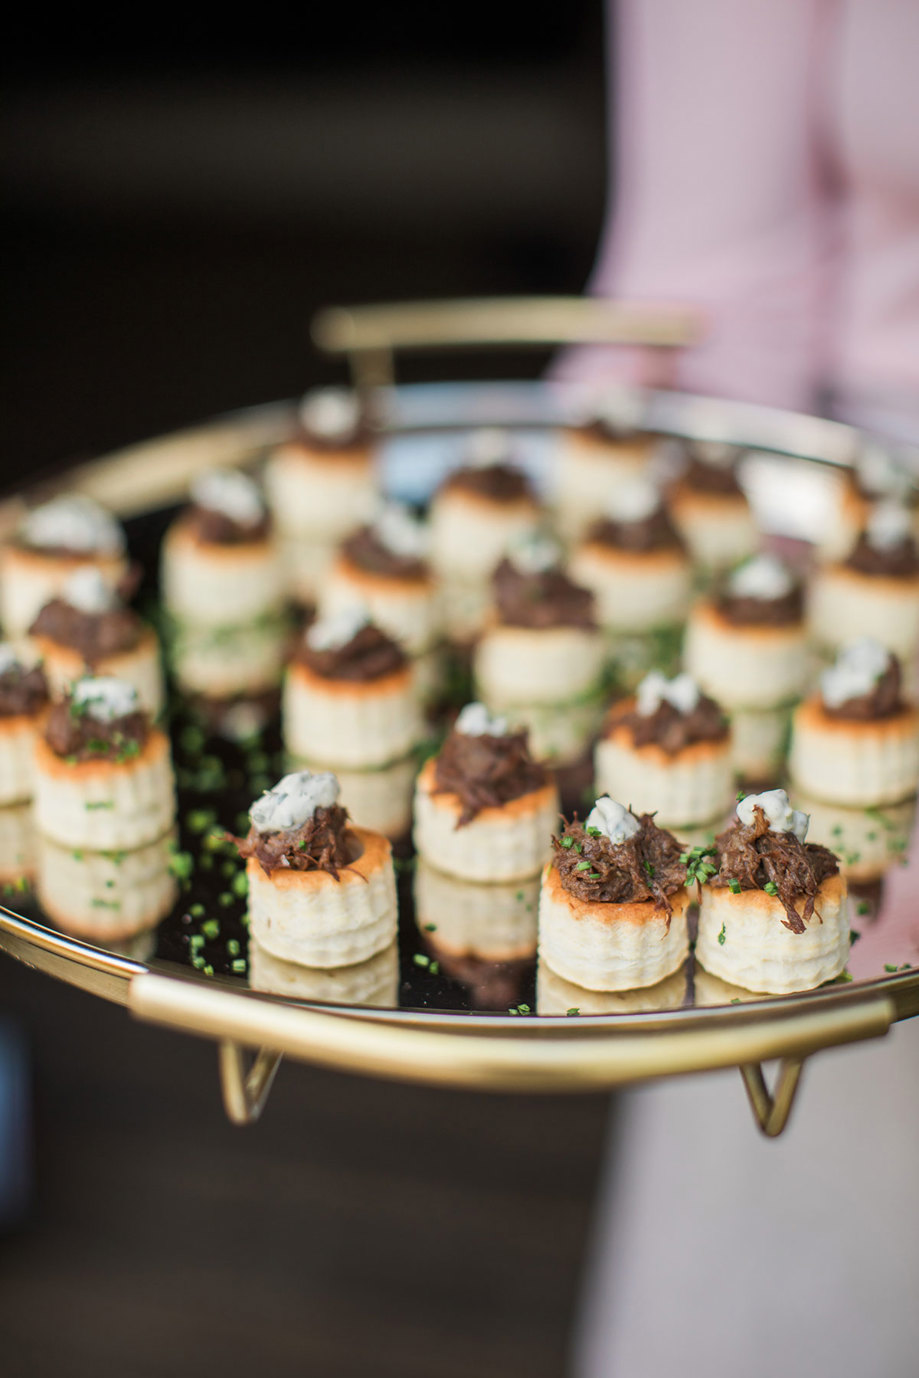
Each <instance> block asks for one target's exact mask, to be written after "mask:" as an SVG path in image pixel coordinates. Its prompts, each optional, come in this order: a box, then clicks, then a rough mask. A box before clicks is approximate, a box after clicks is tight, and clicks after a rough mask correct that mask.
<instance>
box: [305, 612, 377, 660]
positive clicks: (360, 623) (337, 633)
mask: <svg viewBox="0 0 919 1378" xmlns="http://www.w3.org/2000/svg"><path fill="white" fill-rule="evenodd" d="M369 621H370V618H369V617H368V616H367V609H366V608H363V607H360V606H359V605H355V606H354V607H353V608H342V610H341V612H335V613H331V614H330V615H329V616H328V617H322V618H320V619H319V621H318V622H314V623H313V625H312V626H311V627H308V628H307V631H306V644H307V646H309V648H310V650H312V651H337V650H338V648H339V646H347V644H348V642H349V641H351V640H352V639H353V638H354V637H355V636H357V634H358V632H359V631H360V630H361V628H362V627H366V626H367V624H368V622H369Z"/></svg>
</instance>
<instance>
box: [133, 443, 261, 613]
mask: <svg viewBox="0 0 919 1378" xmlns="http://www.w3.org/2000/svg"><path fill="white" fill-rule="evenodd" d="M161 584H162V593H163V601H164V603H165V604H166V607H167V608H168V610H169V612H170V613H171V614H172V615H173V617H176V618H178V619H179V620H180V621H182V622H187V623H191V624H193V625H195V626H207V627H233V626H238V625H240V624H241V623H247V622H251V621H252V620H253V619H255V618H259V617H265V616H270V615H272V614H275V615H276V614H277V613H278V612H279V611H280V608H281V605H282V603H283V599H284V583H283V576H282V571H281V562H280V556H279V554H278V550H277V547H276V544H275V541H274V537H273V533H272V528H271V522H270V520H269V517H268V511H267V508H266V506H265V501H264V499H263V497H262V494H261V490H260V489H259V486H258V484H257V483H256V482H255V481H254V480H253V479H251V478H250V477H249V476H248V474H244V473H242V472H240V471H239V470H238V469H211V470H208V471H207V472H205V473H202V474H199V475H198V476H197V478H196V479H195V480H194V482H193V483H192V486H191V505H190V506H189V507H188V508H186V510H185V511H184V512H182V513H181V514H180V515H179V516H178V517H177V518H176V520H175V521H174V522H173V523H172V525H171V526H170V528H169V530H168V531H167V532H166V536H165V539H164V541H163V550H162V570H161Z"/></svg>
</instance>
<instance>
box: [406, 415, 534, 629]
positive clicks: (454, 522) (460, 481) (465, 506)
mask: <svg viewBox="0 0 919 1378" xmlns="http://www.w3.org/2000/svg"><path fill="white" fill-rule="evenodd" d="M483 434H484V435H485V436H486V439H488V437H489V435H490V433H488V432H485V433H483ZM541 521H542V512H541V509H540V505H539V503H538V501H537V498H536V495H535V493H534V490H533V487H532V485H531V483H530V481H529V479H528V477H527V475H526V474H525V473H524V471H523V469H521V468H520V467H519V466H518V465H517V464H516V463H514V462H513V458H512V454H511V453H510V452H508V453H505V452H504V451H503V450H502V449H500V448H499V446H498V444H497V442H494V443H493V442H492V441H490V440H489V441H488V443H487V444H485V443H482V444H474V445H473V446H472V447H471V448H470V450H469V451H467V453H466V456H465V462H464V463H462V464H461V465H460V467H459V468H456V469H454V470H453V471H452V472H451V473H450V474H448V475H447V478H446V479H445V480H444V482H443V483H442V484H441V486H440V488H439V489H438V490H437V492H436V493H435V495H434V498H433V501H432V503H431V563H432V565H433V568H434V570H435V571H436V573H437V575H438V576H439V578H440V580H441V584H442V593H443V613H444V619H445V622H446V627H447V630H448V632H449V633H450V635H451V636H452V637H453V638H454V639H455V640H464V639H466V638H468V637H469V636H471V635H473V634H474V633H475V632H476V631H477V630H478V629H479V627H480V625H481V622H482V618H483V615H484V613H485V609H486V608H487V605H488V581H489V579H490V578H491V575H492V573H493V571H494V569H495V566H496V565H497V564H498V562H499V561H500V560H501V559H502V557H503V556H504V555H505V554H506V553H507V552H508V550H509V549H510V548H511V547H512V546H513V545H514V543H515V542H517V541H519V540H521V539H525V538H527V537H528V536H531V535H533V534H535V533H536V532H537V531H538V530H539V526H540V523H541Z"/></svg>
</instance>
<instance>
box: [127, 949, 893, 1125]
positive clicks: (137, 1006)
mask: <svg viewBox="0 0 919 1378" xmlns="http://www.w3.org/2000/svg"><path fill="white" fill-rule="evenodd" d="M127 1004H128V1008H129V1009H130V1011H131V1013H132V1014H133V1015H134V1016H135V1017H136V1018H138V1019H141V1020H144V1021H146V1022H149V1023H152V1024H158V1025H162V1026H165V1027H168V1028H172V1029H177V1030H181V1031H183V1032H185V1033H191V1034H197V1035H198V1036H201V1037H205V1038H212V1039H214V1040H216V1041H217V1042H219V1043H221V1044H223V1045H225V1046H224V1048H223V1051H222V1052H221V1054H220V1068H221V1077H222V1085H223V1091H224V1101H225V1104H226V1106H227V1109H228V1113H229V1114H230V1117H231V1118H232V1119H234V1120H235V1121H236V1122H237V1123H245V1122H248V1121H251V1120H252V1119H254V1118H255V1117H256V1116H257V1114H258V1112H259V1110H260V1109H261V1107H262V1105H263V1104H264V1101H265V1098H266V1097H267V1093H268V1089H269V1088H270V1083H271V1078H272V1077H273V1075H274V1072H275V1070H276V1068H277V1063H278V1061H279V1059H280V1056H281V1055H287V1056H289V1057H292V1058H294V1059H297V1060H299V1061H301V1062H307V1063H311V1064H313V1065H315V1066H320V1067H328V1068H333V1069H335V1070H338V1071H346V1072H353V1073H357V1074H359V1075H370V1076H380V1077H388V1078H391V1079H393V1080H396V1081H409V1082H420V1083H425V1084H429V1085H430V1084H433V1085H439V1086H453V1087H464V1086H465V1087H471V1088H475V1089H479V1090H491V1091H522V1092H555V1093H559V1092H571V1093H586V1092H602V1091H609V1090H611V1089H612V1088H613V1087H616V1086H625V1085H629V1084H630V1083H634V1082H637V1081H647V1080H651V1079H654V1078H659V1077H665V1076H676V1075H680V1074H685V1073H688V1072H700V1071H709V1070H713V1069H715V1068H723V1067H740V1068H742V1069H744V1079H745V1082H746V1084H747V1087H748V1091H749V1093H750V1096H751V1103H752V1105H753V1108H754V1111H755V1112H756V1114H757V1118H758V1120H759V1123H760V1126H761V1128H763V1130H764V1132H766V1133H767V1134H769V1135H770V1136H772V1135H775V1134H777V1133H779V1132H781V1129H782V1128H783V1127H784V1124H785V1121H786V1119H787V1115H788V1111H789V1110H790V1108H791V1100H792V1095H793V1092H794V1088H795V1085H796V1082H797V1071H786V1072H785V1073H784V1074H782V1075H781V1076H780V1082H779V1085H778V1088H777V1091H776V1093H775V1096H774V1098H773V1097H770V1096H769V1093H768V1092H767V1091H766V1087H765V1080H764V1078H763V1076H762V1072H761V1069H759V1068H758V1067H756V1064H758V1063H760V1062H762V1061H766V1060H768V1059H770V1058H785V1059H787V1060H788V1062H789V1065H790V1064H792V1063H797V1064H800V1063H801V1062H802V1061H803V1060H804V1058H805V1057H807V1056H809V1055H810V1054H812V1053H815V1052H817V1051H819V1050H820V1049H821V1048H827V1047H835V1046H838V1045H841V1044H845V1043H855V1042H859V1041H861V1040H862V1039H867V1038H879V1037H882V1036H883V1035H884V1034H886V1033H887V1031H888V1029H889V1028H890V1025H891V1023H892V1022H893V1021H894V1019H895V1018H896V1014H897V1011H896V1006H895V1004H894V1002H893V1001H892V1000H890V999H888V998H887V997H886V996H883V995H876V994H875V995H871V996H869V997H866V998H865V999H860V1000H857V1001H854V1000H850V1001H846V1002H845V1003H838V1004H837V1003H835V1002H830V1001H828V1002H827V1005H826V1007H825V1008H818V1009H814V1010H810V1011H807V1012H804V1013H802V1012H797V1013H790V1014H787V1015H784V1014H782V1013H781V1012H779V1013H777V1014H776V1015H775V1016H773V1017H771V1018H769V1019H767V1020H762V1019H759V1020H757V1021H751V1020H749V1019H747V1018H745V1017H744V1013H743V1011H742V1009H741V1010H738V1011H737V1012H736V1013H735V1012H732V1015H731V1016H730V1017H728V1018H725V1017H723V1016H722V1017H721V1018H720V1019H719V1020H718V1022H717V1023H714V1022H713V1021H711V1020H707V1019H705V1018H700V1020H699V1021H698V1026H697V1027H695V1028H690V1029H682V1030H674V1029H668V1028H667V1027H666V1025H664V1026H662V1027H660V1028H653V1027H650V1026H645V1027H643V1028H640V1029H636V1030H635V1031H634V1033H633V1032H619V1031H617V1032H616V1033H615V1035H611V1034H610V1033H609V1032H606V1031H604V1030H603V1029H602V1028H598V1029H596V1030H591V1029H590V1027H589V1024H588V1022H587V1021H584V1022H583V1023H582V1024H580V1025H579V1024H578V1021H576V1020H571V1019H558V1020H549V1019H542V1018H540V1019H533V1020H529V1019H525V1020H515V1021H513V1023H512V1022H511V1021H508V1025H509V1028H508V1032H507V1033H505V1032H504V1031H503V1030H492V1031H490V1032H488V1033H485V1032H481V1031H475V1030H469V1031H466V1030H464V1029H463V1028H462V1026H460V1028H458V1029H456V1030H452V1031H448V1030H440V1029H429V1028H425V1029H421V1028H418V1027H417V1026H413V1024H412V1023H411V1020H410V1019H407V1020H406V1022H405V1023H398V1022H396V1023H393V1022H383V1021H382V1020H376V1019H374V1017H373V1012H372V1011H367V1012H366V1015H365V1017H361V1018H355V1017H353V1013H352V1014H348V1013H338V1012H331V1011H328V1012H327V1011H324V1010H318V1009H315V1008H307V1007H304V1006H293V1005H285V1004H282V1003H280V1002H277V1001H274V1000H271V999H265V998H259V997H253V995H251V994H249V995H240V994H237V993H236V992H234V991H228V990H226V989H222V988H220V987H218V986H203V985H200V984H199V983H197V982H194V981H186V980H179V979H176V978H173V977H163V976H159V975H156V974H153V973H148V974H143V975H140V976H136V977H134V979H133V980H132V981H131V983H130V986H129V989H128V999H127ZM522 1026H526V1031H524V1027H522ZM242 1048H252V1049H257V1050H258V1052H257V1055H256V1060H255V1063H254V1064H253V1066H252V1069H251V1071H250V1072H249V1073H246V1072H245V1070H244V1064H243V1060H242V1052H241V1050H242ZM798 1070H800V1067H798Z"/></svg>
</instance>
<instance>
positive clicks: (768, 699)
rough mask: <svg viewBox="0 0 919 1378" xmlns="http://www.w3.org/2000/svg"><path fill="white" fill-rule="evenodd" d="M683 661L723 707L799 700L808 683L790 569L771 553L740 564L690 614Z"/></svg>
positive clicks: (797, 591) (797, 594)
mask: <svg viewBox="0 0 919 1378" xmlns="http://www.w3.org/2000/svg"><path fill="white" fill-rule="evenodd" d="M685 656H686V668H687V670H688V671H689V672H690V674H691V675H692V676H693V678H694V679H696V680H697V681H698V683H699V684H700V685H701V687H702V688H703V690H704V691H705V692H706V693H707V694H711V696H712V697H713V698H715V699H717V700H718V702H719V703H722V704H724V706H725V707H726V708H727V709H728V710H731V709H733V708H774V707H776V706H777V705H779V704H782V703H787V702H789V701H791V700H793V699H796V698H798V696H799V695H800V693H801V690H802V689H803V688H804V685H805V682H806V679H807V668H808V662H807V633H806V627H805V622H804V610H803V594H802V591H801V587H800V585H799V584H798V582H797V580H796V579H795V577H794V575H793V574H792V573H791V571H790V570H789V569H788V568H787V567H786V566H785V565H784V564H782V562H781V561H780V560H778V559H776V557H775V556H773V555H757V556H755V557H754V558H753V559H752V560H748V561H747V562H746V563H745V564H742V565H740V566H739V567H738V568H737V569H736V570H734V571H733V572H732V573H731V574H730V575H729V576H728V577H727V580H726V581H725V583H724V585H723V587H722V589H721V591H720V592H719V593H716V594H715V596H713V597H711V598H705V599H702V600H700V601H699V602H698V603H697V604H696V605H695V607H694V608H693V609H692V611H691V613H690V615H689V621H688V623H687V627H686V643H685Z"/></svg>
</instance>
